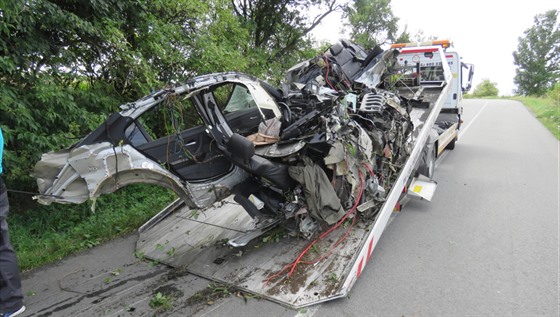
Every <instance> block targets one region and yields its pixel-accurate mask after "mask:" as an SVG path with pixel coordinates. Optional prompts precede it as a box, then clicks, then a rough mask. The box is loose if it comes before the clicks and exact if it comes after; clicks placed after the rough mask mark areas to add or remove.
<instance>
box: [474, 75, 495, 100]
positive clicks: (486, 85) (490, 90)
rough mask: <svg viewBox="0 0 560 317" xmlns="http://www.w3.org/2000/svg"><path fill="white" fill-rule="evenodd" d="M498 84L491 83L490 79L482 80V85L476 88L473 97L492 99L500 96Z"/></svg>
mask: <svg viewBox="0 0 560 317" xmlns="http://www.w3.org/2000/svg"><path fill="white" fill-rule="evenodd" d="M497 85H498V84H497V83H494V82H491V81H490V79H488V78H485V79H483V80H482V82H481V83H480V84H478V85H477V86H476V88H474V91H473V96H474V97H492V96H498V88H497V87H496V86H497Z"/></svg>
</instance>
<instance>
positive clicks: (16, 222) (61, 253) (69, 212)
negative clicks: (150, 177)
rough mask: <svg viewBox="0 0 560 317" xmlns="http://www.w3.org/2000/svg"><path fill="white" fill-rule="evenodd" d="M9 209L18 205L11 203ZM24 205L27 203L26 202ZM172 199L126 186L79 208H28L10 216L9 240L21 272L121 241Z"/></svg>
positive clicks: (151, 187)
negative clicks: (94, 204)
mask: <svg viewBox="0 0 560 317" xmlns="http://www.w3.org/2000/svg"><path fill="white" fill-rule="evenodd" d="M15 199H21V197H19V196H18V195H13V196H10V203H11V205H12V206H14V207H16V208H18V206H20V205H22V204H21V203H19V202H16V201H14V203H12V200H15ZM26 199H27V198H26ZM173 199H175V195H174V193H173V192H171V191H169V190H167V189H164V188H161V187H158V186H154V185H130V186H127V187H125V188H122V189H120V190H119V191H117V192H115V193H113V194H109V195H104V196H101V197H99V198H98V199H97V203H96V208H95V211H94V212H92V211H91V209H90V208H91V202H88V203H83V204H80V205H61V204H52V205H50V206H42V205H38V204H37V205H33V206H31V207H29V206H28V207H27V208H26V210H25V211H22V210H13V209H11V210H10V215H9V217H8V225H9V228H10V240H11V242H12V244H13V245H14V248H15V249H16V252H17V256H18V260H19V266H20V270H21V271H27V270H30V269H33V268H37V267H39V266H42V265H45V264H48V263H52V262H54V261H57V260H60V259H62V258H64V257H66V256H68V255H70V254H73V253H76V252H78V251H81V250H85V249H88V248H91V247H94V246H96V245H98V244H100V243H102V242H105V241H109V240H112V239H114V238H116V237H119V236H123V235H126V234H127V233H130V232H132V231H134V230H136V229H138V227H140V226H141V225H142V224H143V223H144V222H146V221H147V220H148V219H150V218H151V217H152V216H154V215H155V214H156V213H157V212H159V211H160V210H161V209H163V208H164V207H165V206H166V205H168V204H169V203H170V202H171V201H173Z"/></svg>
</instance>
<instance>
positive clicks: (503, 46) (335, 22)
mask: <svg viewBox="0 0 560 317" xmlns="http://www.w3.org/2000/svg"><path fill="white" fill-rule="evenodd" d="M461 3H463V5H460V4H461ZM391 6H392V8H393V13H394V14H395V16H397V17H398V18H399V25H400V27H401V29H402V28H404V26H405V25H408V32H409V33H410V34H412V35H414V34H416V33H417V31H418V30H423V32H424V35H425V36H430V35H433V36H436V37H438V38H440V39H450V40H452V41H453V43H454V50H456V51H457V52H459V54H460V56H462V57H463V62H467V63H472V64H475V75H474V84H473V87H476V85H477V84H478V83H480V81H481V80H482V79H485V78H488V79H490V80H491V81H492V82H495V83H497V84H498V89H499V90H500V95H511V94H512V90H513V89H514V88H515V86H514V84H513V76H514V75H515V65H513V57H512V52H513V51H515V50H516V49H517V43H518V37H519V36H522V35H523V32H524V31H525V30H526V29H527V28H529V27H531V26H532V25H533V24H534V22H533V19H534V17H535V15H537V14H540V13H544V12H546V11H547V10H551V9H557V10H560V1H559V0H524V1H507V0H503V1H502V0H470V1H449V0H422V1H411V0H392V1H391ZM339 21H340V16H334V15H333V16H332V17H331V18H330V19H329V20H328V21H325V23H324V25H323V26H322V27H321V28H320V29H319V30H317V32H315V33H314V36H315V37H316V38H317V39H318V40H331V41H335V40H337V39H338V38H340V37H345V35H344V32H343V31H342V32H341V31H340V27H341V26H340V22H339Z"/></svg>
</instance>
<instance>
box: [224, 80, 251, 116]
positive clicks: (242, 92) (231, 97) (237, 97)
mask: <svg viewBox="0 0 560 317" xmlns="http://www.w3.org/2000/svg"><path fill="white" fill-rule="evenodd" d="M213 93H214V99H215V100H216V102H217V103H218V106H219V107H220V110H222V112H223V113H224V114H228V113H232V112H236V111H240V110H245V109H250V108H256V107H257V104H256V102H255V100H254V99H253V96H252V95H251V93H250V92H249V90H248V89H247V88H246V87H245V86H242V85H239V84H226V85H222V86H219V87H217V88H216V89H214V91H213Z"/></svg>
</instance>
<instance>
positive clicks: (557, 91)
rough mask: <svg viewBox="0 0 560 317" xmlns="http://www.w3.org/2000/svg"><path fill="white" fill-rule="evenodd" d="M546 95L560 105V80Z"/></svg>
mask: <svg viewBox="0 0 560 317" xmlns="http://www.w3.org/2000/svg"><path fill="white" fill-rule="evenodd" d="M546 96H547V97H548V98H550V99H551V100H552V101H554V102H555V103H556V105H558V106H560V82H557V83H555V84H554V86H552V88H550V89H549V90H548V91H547V92H546Z"/></svg>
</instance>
